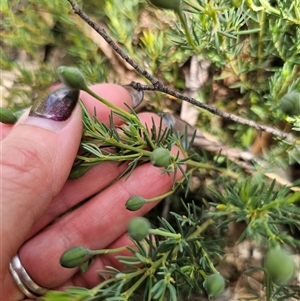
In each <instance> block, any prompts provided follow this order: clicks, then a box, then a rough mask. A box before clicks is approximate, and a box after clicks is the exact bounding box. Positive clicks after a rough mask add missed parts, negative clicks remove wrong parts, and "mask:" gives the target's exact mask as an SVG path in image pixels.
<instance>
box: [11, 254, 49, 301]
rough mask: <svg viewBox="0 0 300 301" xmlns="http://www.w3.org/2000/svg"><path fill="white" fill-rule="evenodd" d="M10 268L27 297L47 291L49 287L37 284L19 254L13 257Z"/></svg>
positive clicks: (34, 296)
mask: <svg viewBox="0 0 300 301" xmlns="http://www.w3.org/2000/svg"><path fill="white" fill-rule="evenodd" d="M9 270H10V272H11V274H12V276H13V278H14V280H15V282H16V283H17V285H18V287H19V289H20V290H21V291H22V293H23V294H24V295H25V296H26V297H29V298H36V297H38V296H41V295H44V294H45V293H46V291H47V289H46V288H44V287H41V286H39V285H38V284H36V283H35V282H34V281H33V280H32V279H31V277H30V276H29V275H28V273H27V271H26V270H25V268H24V267H23V265H22V263H21V261H20V258H19V256H18V255H15V256H14V257H13V258H12V260H11V262H10V264H9Z"/></svg>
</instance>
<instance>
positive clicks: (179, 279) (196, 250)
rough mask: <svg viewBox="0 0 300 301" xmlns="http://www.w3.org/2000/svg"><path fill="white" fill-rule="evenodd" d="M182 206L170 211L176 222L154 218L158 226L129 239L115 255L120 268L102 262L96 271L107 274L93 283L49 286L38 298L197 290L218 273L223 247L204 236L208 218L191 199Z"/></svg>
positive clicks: (151, 296)
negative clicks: (91, 285) (142, 236)
mask: <svg viewBox="0 0 300 301" xmlns="http://www.w3.org/2000/svg"><path fill="white" fill-rule="evenodd" d="M184 206H185V208H186V211H187V215H185V216H181V215H179V214H177V213H174V212H171V214H172V215H173V216H174V217H175V220H176V226H174V227H173V226H172V225H171V224H170V223H168V221H167V220H165V219H159V221H160V223H161V227H159V228H158V229H150V230H149V233H150V235H149V236H148V237H145V239H144V240H137V239H133V240H132V241H133V245H132V246H128V247H127V249H128V250H129V251H130V252H131V253H132V255H131V256H118V257H117V258H118V259H119V261H120V262H121V263H122V264H123V265H124V266H125V267H126V270H125V271H123V272H121V271H119V270H116V269H115V268H114V267H107V269H106V270H103V271H99V273H100V275H102V276H103V275H108V276H110V277H107V278H106V277H105V278H104V279H103V282H101V283H100V284H99V285H97V286H96V287H94V288H92V289H90V290H88V289H82V288H69V289H67V291H66V292H55V291H49V292H48V293H47V294H46V295H45V296H44V297H42V298H41V300H47V301H50V300H57V299H55V298H60V299H59V300H61V301H64V300H82V299H84V300H86V301H88V300H89V301H90V300H107V301H113V300H119V301H121V300H122V301H126V300H135V298H138V299H139V300H149V301H150V300H160V301H162V300H166V298H167V300H172V301H176V300H177V298H178V296H179V294H182V293H185V294H186V295H188V296H190V295H191V293H192V292H195V291H197V292H202V293H203V292H204V291H205V288H204V286H203V285H204V284H203V283H204V281H205V280H207V279H208V277H209V276H210V275H214V274H219V272H218V271H217V270H216V268H215V263H216V262H218V261H219V260H220V256H221V255H223V254H224V250H223V247H222V243H221V241H217V240H210V239H209V238H208V237H207V235H206V234H205V233H206V231H207V229H208V227H209V226H210V225H211V224H212V220H210V219H205V218H204V215H203V212H201V210H199V208H197V207H196V206H195V205H194V204H192V205H185V204H184ZM175 228H176V229H175ZM145 234H147V233H145ZM159 237H162V238H163V239H161V238H159ZM141 287H142V289H141ZM207 289H208V290H209V292H208V293H209V294H212V293H213V292H212V291H211V288H206V290H207ZM70 298H72V299H70ZM81 298H82V299H81Z"/></svg>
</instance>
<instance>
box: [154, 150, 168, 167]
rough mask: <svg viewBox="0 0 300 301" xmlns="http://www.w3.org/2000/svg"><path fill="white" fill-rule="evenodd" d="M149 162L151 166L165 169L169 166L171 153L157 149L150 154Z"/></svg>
mask: <svg viewBox="0 0 300 301" xmlns="http://www.w3.org/2000/svg"><path fill="white" fill-rule="evenodd" d="M150 160H151V163H152V165H153V166H156V167H166V166H168V165H169V164H170V160H171V153H170V151H169V150H168V149H166V148H163V147H159V148H157V149H155V150H154V151H153V152H152V153H151V155H150Z"/></svg>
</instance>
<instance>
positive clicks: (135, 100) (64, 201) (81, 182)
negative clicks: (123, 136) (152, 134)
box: [27, 84, 143, 239]
mask: <svg viewBox="0 0 300 301" xmlns="http://www.w3.org/2000/svg"><path fill="white" fill-rule="evenodd" d="M91 89H92V90H93V91H94V92H96V93H97V94H98V95H100V96H101V97H103V98H105V99H107V100H108V101H110V102H112V103H113V104H115V105H117V106H118V107H122V108H123V109H125V110H127V111H129V108H128V106H130V107H135V106H137V105H138V104H139V103H140V102H141V101H142V100H143V93H141V92H138V91H136V90H134V89H133V88H131V87H128V86H127V87H125V86H119V85H114V84H98V85H95V86H92V87H91ZM81 98H82V100H83V101H84V103H85V105H86V107H87V108H88V109H89V111H90V113H91V114H93V113H94V111H95V110H96V112H97V117H98V119H99V120H101V122H103V123H104V124H106V125H109V114H110V112H111V109H110V108H108V107H107V106H105V105H103V104H102V103H101V102H99V101H98V100H96V99H94V98H93V97H91V96H90V95H89V94H87V93H86V92H82V93H81ZM114 121H115V124H116V125H119V124H121V120H120V119H119V118H116V119H115V120H114ZM126 168H127V165H126V163H124V164H122V165H120V164H119V162H105V163H102V164H101V166H99V165H98V166H96V167H95V168H93V169H91V170H90V171H88V172H87V174H86V175H85V176H84V177H82V178H79V179H76V180H69V181H67V182H66V185H65V186H64V187H63V189H62V191H61V192H60V193H59V195H58V196H57V197H55V198H54V200H53V201H52V202H51V204H50V207H49V208H48V210H47V211H46V212H45V214H44V215H43V216H42V217H41V218H40V219H39V221H38V222H37V223H36V224H35V225H34V227H33V228H32V229H31V231H30V232H29V233H28V235H27V239H28V238H30V237H32V236H33V235H34V234H35V233H37V232H38V231H40V230H41V229H42V228H43V227H45V226H46V225H47V224H49V223H50V222H52V221H53V220H54V219H55V218H57V216H58V215H59V214H61V213H63V212H65V211H66V210H68V209H69V208H71V207H73V206H74V205H76V204H77V203H79V202H81V201H82V200H85V199H86V198H88V197H90V196H92V195H93V194H95V193H97V192H99V191H100V190H101V189H104V188H105V187H106V186H107V185H109V184H110V183H111V182H112V181H114V180H115V179H116V178H117V177H118V176H119V175H120V174H121V173H122V172H123V171H125V169H126ZM82 187H84V189H82Z"/></svg>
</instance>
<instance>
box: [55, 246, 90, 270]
mask: <svg viewBox="0 0 300 301" xmlns="http://www.w3.org/2000/svg"><path fill="white" fill-rule="evenodd" d="M90 256H91V251H90V250H89V249H87V248H85V247H82V246H77V247H73V248H70V249H69V250H67V251H66V252H65V253H64V254H63V255H62V256H61V257H60V264H61V266H63V267H65V268H76V267H78V266H80V265H82V264H83V263H84V262H85V261H86V260H88V259H89V258H90Z"/></svg>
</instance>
